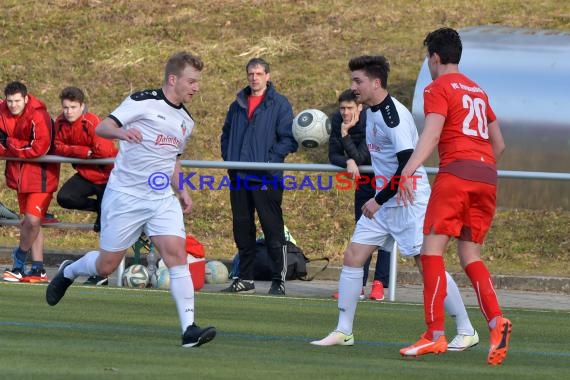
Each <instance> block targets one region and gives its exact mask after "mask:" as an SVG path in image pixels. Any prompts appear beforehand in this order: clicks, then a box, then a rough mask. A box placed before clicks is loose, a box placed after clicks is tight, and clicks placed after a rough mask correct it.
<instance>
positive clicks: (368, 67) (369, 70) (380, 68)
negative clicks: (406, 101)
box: [348, 55, 390, 89]
mask: <svg viewBox="0 0 570 380" xmlns="http://www.w3.org/2000/svg"><path fill="white" fill-rule="evenodd" d="M348 69H349V70H350V71H357V70H362V71H364V72H365V73H366V76H368V77H369V78H375V79H380V85H381V86H382V88H384V89H386V88H388V73H389V72H390V63H388V60H387V59H386V57H384V56H383V55H362V56H360V57H355V58H352V59H351V60H350V61H349V62H348Z"/></svg>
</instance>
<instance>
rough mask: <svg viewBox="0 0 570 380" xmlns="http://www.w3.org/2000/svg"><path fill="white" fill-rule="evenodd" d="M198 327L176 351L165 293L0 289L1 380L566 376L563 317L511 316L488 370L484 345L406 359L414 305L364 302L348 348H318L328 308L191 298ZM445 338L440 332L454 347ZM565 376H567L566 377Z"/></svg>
mask: <svg viewBox="0 0 570 380" xmlns="http://www.w3.org/2000/svg"><path fill="white" fill-rule="evenodd" d="M196 297H197V298H196V311H197V313H196V316H197V322H198V324H199V325H200V326H206V325H214V326H216V328H217V330H218V336H217V337H216V339H215V340H214V341H213V342H211V343H209V344H207V345H205V346H202V347H200V348H198V349H184V348H181V347H180V333H181V331H180V327H179V325H178V318H177V315H176V311H175V307H174V303H173V301H172V299H171V297H170V294H169V293H168V292H164V291H156V290H130V289H121V288H93V287H82V286H74V287H72V288H70V290H69V291H68V294H67V295H66V297H65V298H64V299H63V300H62V301H61V303H60V304H58V305H57V306H55V307H49V306H48V305H47V304H46V303H45V286H44V285H25V284H7V283H0V300H1V302H0V305H1V306H0V368H2V378H6V379H36V378H42V379H50V378H53V379H79V378H81V379H83V378H94V379H100V378H129V379H131V378H137V379H147V378H148V379H151V378H152V379H156V378H159V379H169V378H177V379H180V378H185V377H186V378H188V377H189V378H194V379H264V380H267V379H312V380H314V379H334V378H342V379H348V378H351V379H368V378H374V379H382V378H398V379H399V378H406V379H414V378H417V379H420V378H421V379H440V378H446V379H451V378H458V377H461V378H462V379H469V378H501V379H507V378H518V379H522V378H529V379H531V378H532V379H539V378H545V379H547V378H548V379H553V378H564V377H565V376H567V374H568V369H569V368H570V366H569V363H570V346H568V341H570V328H568V327H567V326H568V323H567V322H568V317H569V315H570V313H568V312H560V311H558V312H557V311H548V310H520V309H508V310H506V314H507V315H508V317H509V318H510V319H511V320H512V322H513V335H512V338H511V350H510V352H509V355H508V357H507V359H506V360H505V362H504V363H503V365H502V366H499V367H491V366H489V365H487V364H486V351H487V338H488V334H487V333H486V329H485V327H484V322H483V321H482V317H481V316H480V313H479V311H478V310H477V309H469V313H470V314H471V315H472V320H473V321H474V323H476V326H475V327H476V328H477V329H478V331H479V333H480V337H481V343H480V344H479V346H477V347H474V348H473V349H471V350H470V351H468V352H462V353H447V354H445V355H440V356H426V357H420V358H416V359H404V358H401V357H400V356H399V354H398V349H399V348H401V347H403V346H404V345H406V344H408V343H410V342H411V341H412V340H415V339H416V338H417V337H418V335H419V334H420V333H421V332H422V331H423V322H422V313H423V311H422V308H421V306H419V305H414V304H402V303H389V302H386V303H381V304H379V303H372V302H361V303H359V305H358V310H357V318H356V322H355V330H354V334H355V338H356V345H355V346H354V347H314V346H311V345H310V344H309V341H310V340H313V339H317V338H321V337H323V336H325V335H326V334H328V333H329V332H330V331H331V330H332V329H333V328H334V327H335V326H336V320H337V309H336V302H335V301H334V300H329V299H315V298H292V297H285V298H278V297H268V296H235V295H226V294H220V293H197V295H196ZM453 331H454V329H453V326H451V325H449V326H448V334H449V336H450V339H451V338H452V334H453ZM565 374H566V375H565Z"/></svg>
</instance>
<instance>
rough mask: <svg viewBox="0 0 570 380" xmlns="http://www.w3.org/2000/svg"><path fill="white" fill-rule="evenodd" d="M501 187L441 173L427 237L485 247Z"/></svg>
mask: <svg viewBox="0 0 570 380" xmlns="http://www.w3.org/2000/svg"><path fill="white" fill-rule="evenodd" d="M496 195H497V187H496V186H495V185H491V184H488V183H484V182H476V181H469V180H466V179H462V178H459V177H456V176H454V175H453V174H449V173H439V174H438V175H437V176H436V178H435V182H434V184H433V187H432V190H431V196H430V199H429V202H428V206H427V210H426V217H425V220H424V235H429V234H430V233H435V234H438V235H447V236H453V237H456V238H459V239H461V240H465V241H472V242H474V243H478V244H483V241H484V240H485V235H486V234H487V231H489V228H490V227H491V222H492V221H493V216H494V215H495V208H496V203H497V202H496Z"/></svg>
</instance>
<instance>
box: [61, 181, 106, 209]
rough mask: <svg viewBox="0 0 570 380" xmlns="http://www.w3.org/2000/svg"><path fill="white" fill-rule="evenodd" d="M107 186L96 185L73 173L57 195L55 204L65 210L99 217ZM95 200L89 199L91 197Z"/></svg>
mask: <svg viewBox="0 0 570 380" xmlns="http://www.w3.org/2000/svg"><path fill="white" fill-rule="evenodd" d="M106 186H107V185H106V184H103V185H96V184H94V183H92V182H90V181H88V180H86V179H85V178H83V177H82V176H80V175H79V173H75V174H74V175H73V176H72V177H71V178H70V179H68V180H67V182H65V183H64V184H63V186H62V187H61V189H59V191H58V193H57V203H58V204H59V205H60V206H61V207H63V208H67V209H71V210H81V211H92V212H96V213H97V220H99V217H100V215H101V202H102V201H103V193H104V192H105V187H106ZM93 196H94V197H95V198H91V197H93Z"/></svg>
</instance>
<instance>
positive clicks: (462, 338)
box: [447, 331, 479, 351]
mask: <svg viewBox="0 0 570 380" xmlns="http://www.w3.org/2000/svg"><path fill="white" fill-rule="evenodd" d="M478 343H479V334H477V331H475V334H473V335H465V334H457V335H456V336H455V338H453V340H452V341H451V342H450V343H449V344H448V345H447V351H465V350H466V349H468V348H470V347H473V346H476V345H477V344H478Z"/></svg>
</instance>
